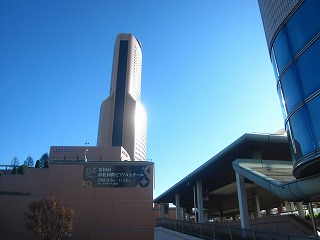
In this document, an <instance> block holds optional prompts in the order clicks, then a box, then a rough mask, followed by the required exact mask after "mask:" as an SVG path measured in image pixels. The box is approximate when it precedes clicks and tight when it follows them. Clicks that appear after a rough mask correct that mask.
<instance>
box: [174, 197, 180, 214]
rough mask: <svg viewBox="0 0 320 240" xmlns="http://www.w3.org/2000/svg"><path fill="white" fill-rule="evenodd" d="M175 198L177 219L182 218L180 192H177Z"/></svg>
mask: <svg viewBox="0 0 320 240" xmlns="http://www.w3.org/2000/svg"><path fill="white" fill-rule="evenodd" d="M175 200H176V220H180V194H179V193H176V195H175Z"/></svg>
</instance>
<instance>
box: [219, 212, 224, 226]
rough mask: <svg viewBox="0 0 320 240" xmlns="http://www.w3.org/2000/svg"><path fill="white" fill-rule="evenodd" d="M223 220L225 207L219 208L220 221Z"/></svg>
mask: <svg viewBox="0 0 320 240" xmlns="http://www.w3.org/2000/svg"><path fill="white" fill-rule="evenodd" d="M222 222H223V209H219V223H222Z"/></svg>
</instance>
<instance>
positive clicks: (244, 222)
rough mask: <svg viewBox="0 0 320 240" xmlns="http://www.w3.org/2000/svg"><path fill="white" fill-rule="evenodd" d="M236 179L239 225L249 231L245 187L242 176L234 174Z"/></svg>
mask: <svg viewBox="0 0 320 240" xmlns="http://www.w3.org/2000/svg"><path fill="white" fill-rule="evenodd" d="M236 179H237V192H238V202H239V209H240V223H241V228H244V229H249V228H250V224H249V214H248V203H247V193H246V187H245V182H244V177H243V175H240V174H239V173H237V172H236Z"/></svg>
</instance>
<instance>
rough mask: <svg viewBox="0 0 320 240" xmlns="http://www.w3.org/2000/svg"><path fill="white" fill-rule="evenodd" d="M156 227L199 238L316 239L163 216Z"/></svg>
mask: <svg viewBox="0 0 320 240" xmlns="http://www.w3.org/2000/svg"><path fill="white" fill-rule="evenodd" d="M156 227H163V228H167V229H170V230H173V231H176V232H180V233H184V234H187V235H190V236H194V237H198V238H200V239H208V240H243V239H244V240H275V239H276V240H302V239H317V240H319V238H317V237H312V236H298V235H287V234H280V233H272V232H263V231H253V230H246V229H241V228H230V227H223V226H218V225H214V224H210V223H195V222H187V221H179V220H171V219H165V218H159V219H156Z"/></svg>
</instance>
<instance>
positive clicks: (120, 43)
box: [97, 33, 147, 161]
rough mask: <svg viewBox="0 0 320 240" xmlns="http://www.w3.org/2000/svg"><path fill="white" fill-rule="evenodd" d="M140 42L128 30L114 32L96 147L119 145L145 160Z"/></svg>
mask: <svg viewBox="0 0 320 240" xmlns="http://www.w3.org/2000/svg"><path fill="white" fill-rule="evenodd" d="M141 63H142V53H141V43H140V42H139V41H138V40H137V39H136V38H135V37H134V36H133V35H131V34H124V33H121V34H119V35H118V36H117V39H116V42H115V47H114V54H113V66H112V76H111V84H110V94H109V97H108V98H107V99H106V100H104V101H103V102H102V104H101V109H100V118H99V128H98V140H97V145H98V146H100V147H108V146H122V147H124V148H125V149H126V150H127V152H128V153H129V155H130V158H131V160H134V161H142V160H146V135H147V132H146V130H147V115H146V112H145V110H144V108H143V106H142V105H141V103H140V92H141Z"/></svg>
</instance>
